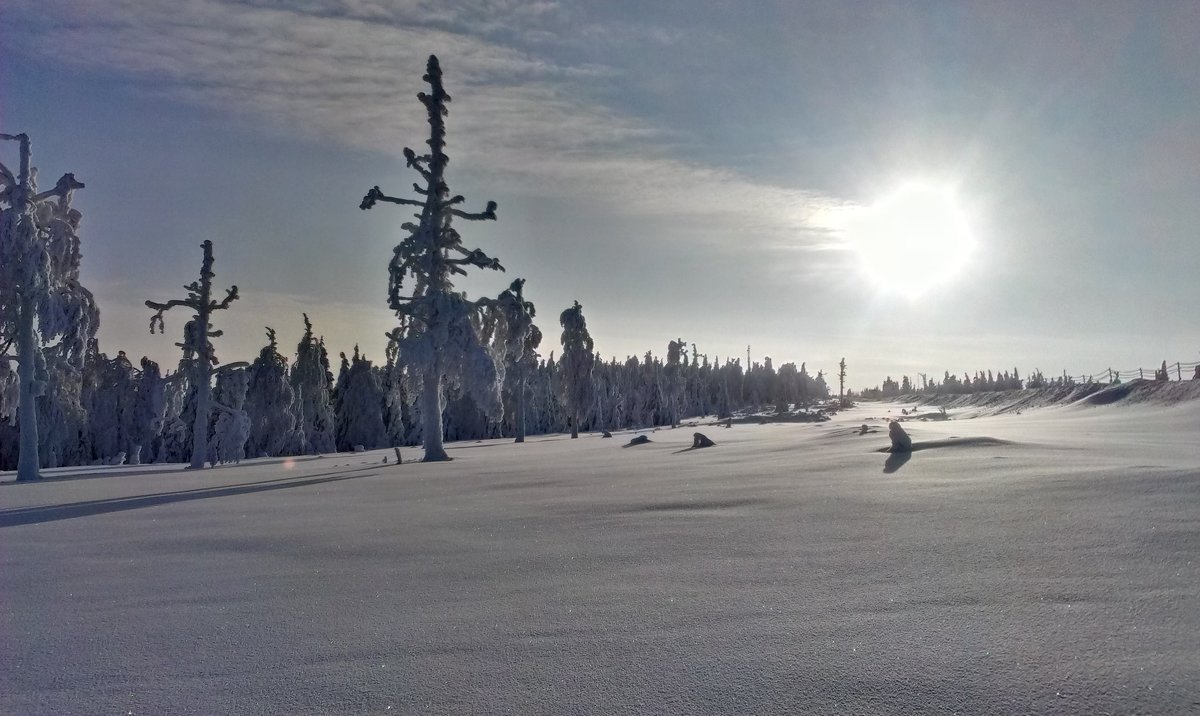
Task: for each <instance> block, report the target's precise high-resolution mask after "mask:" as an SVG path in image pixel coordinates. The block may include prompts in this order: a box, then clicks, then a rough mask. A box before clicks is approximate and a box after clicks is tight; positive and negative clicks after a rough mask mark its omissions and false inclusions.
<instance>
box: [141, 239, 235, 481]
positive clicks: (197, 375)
mask: <svg viewBox="0 0 1200 716" xmlns="http://www.w3.org/2000/svg"><path fill="white" fill-rule="evenodd" d="M200 246H201V248H202V249H203V250H204V262H203V263H202V264H201V266H200V278H199V280H197V281H193V282H191V283H189V284H188V285H186V286H184V289H185V290H187V292H188V297H187V298H183V299H178V298H176V299H171V300H170V301H167V302H166V303H159V302H157V301H146V307H147V308H152V309H154V311H155V313H154V315H153V316H151V317H150V332H151V333H154V329H155V327H156V326H157V327H158V329H159V330H160V331H162V330H165V328H166V326H165V325H164V323H163V314H164V313H166V312H167V311H169V310H170V309H172V308H175V307H176V306H183V307H185V308H190V309H192V310H193V311H195V312H196V313H195V315H193V316H192V320H190V321H188V322H187V324H185V325H184V328H183V342H182V343H176V344H175V345H177V346H179V347H180V348H182V349H183V358H184V361H187V362H189V363H190V365H191V375H190V376H188V377H189V380H190V383H191V386H192V388H193V390H194V392H195V399H196V402H195V408H196V415H195V420H194V421H193V423H192V458H191V464H190V465H188V467H189V468H190V469H193V470H196V469H201V468H203V467H204V461H205V459H206V458H207V457H208V420H209V409H210V407H211V406H210V403H211V398H212V395H211V384H212V374H213V366H215V365H217V357H216V356H215V355H214V354H213V346H212V342H211V341H210V340H209V339H210V338H218V337H220V336H221V334H222V331H214V330H213V329H212V323H211V322H210V319H211V317H212V312H213V311H223V310H225V309H227V308H229V304H231V303H233V302H234V301H236V300H237V298H238V288H237V286H232V287H230V288H229V290H228V291H227V292H226V294H225V298H223V299H222V300H220V301H216V300H214V299H213V297H212V280H213V278H214V277H215V276H216V274H214V273H213V270H212V268H213V253H212V242H211V241H207V240H206V241H205V242H204V243H203V244H201V245H200Z"/></svg>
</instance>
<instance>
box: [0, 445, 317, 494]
mask: <svg viewBox="0 0 1200 716" xmlns="http://www.w3.org/2000/svg"><path fill="white" fill-rule="evenodd" d="M335 454H336V453H335ZM325 457H327V456H326V455H291V456H287V455H284V456H279V457H273V458H255V460H257V462H253V463H251V462H249V461H247V462H246V463H245V464H242V463H234V462H227V463H223V464H221V465H212V466H211V467H206V468H204V469H205V471H208V470H225V469H230V468H235V467H258V466H260V465H278V464H280V463H283V462H287V461H288V460H291V461H292V462H294V463H301V462H308V461H310V460H320V459H324V458H325ZM51 469H53V468H51ZM71 469H74V470H79V472H68V473H63V474H58V475H56V474H46V473H42V476H41V479H38V480H35V481H33V482H17V481H16V478H15V475H16V473H12V474H13V475H14V478H13V479H12V480H8V481H3V482H0V487H8V486H10V485H16V486H21V485H40V484H42V483H44V482H72V481H75V480H94V479H96V478H98V477H129V476H131V475H166V474H171V473H180V472H193V473H194V472H195V470H189V469H188V464H187V463H186V462H171V463H156V462H155V463H142V464H141V465H80V466H78V467H74V468H71Z"/></svg>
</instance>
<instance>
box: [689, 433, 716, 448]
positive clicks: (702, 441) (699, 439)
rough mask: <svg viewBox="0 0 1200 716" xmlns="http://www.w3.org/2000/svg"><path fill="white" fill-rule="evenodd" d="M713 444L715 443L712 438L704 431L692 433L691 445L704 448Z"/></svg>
mask: <svg viewBox="0 0 1200 716" xmlns="http://www.w3.org/2000/svg"><path fill="white" fill-rule="evenodd" d="M714 445H716V443H714V442H713V441H712V440H709V439H708V436H707V435H705V434H704V433H692V447H694V448H706V447H712V446H714Z"/></svg>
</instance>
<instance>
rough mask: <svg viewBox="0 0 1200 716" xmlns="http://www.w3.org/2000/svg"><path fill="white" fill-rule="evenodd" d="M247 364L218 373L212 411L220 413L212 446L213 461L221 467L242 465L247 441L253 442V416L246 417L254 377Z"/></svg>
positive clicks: (214, 429)
mask: <svg viewBox="0 0 1200 716" xmlns="http://www.w3.org/2000/svg"><path fill="white" fill-rule="evenodd" d="M244 366H245V363H241V364H239V365H238V367H229V366H226V367H225V368H223V369H222V370H219V371H217V386H216V389H215V390H214V391H213V401H212V407H213V408H214V409H215V410H216V415H215V419H214V420H213V425H212V436H213V437H212V446H211V448H210V453H209V461H210V462H212V464H214V465H217V464H220V463H225V462H240V461H241V459H242V458H244V457H246V441H247V440H249V439H250V416H249V415H247V414H246V411H245V409H244V408H245V404H246V389H247V387H248V386H249V385H250V376H249V373H247V371H246V369H245V367H244Z"/></svg>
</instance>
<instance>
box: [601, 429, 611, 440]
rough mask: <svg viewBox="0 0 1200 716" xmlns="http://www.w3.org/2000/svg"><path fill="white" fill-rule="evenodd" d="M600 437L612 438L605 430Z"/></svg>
mask: <svg viewBox="0 0 1200 716" xmlns="http://www.w3.org/2000/svg"><path fill="white" fill-rule="evenodd" d="M600 437H602V438H611V437H612V433H610V432H608V431H607V430H605V431H604V434H603V435H601V436H600Z"/></svg>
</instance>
